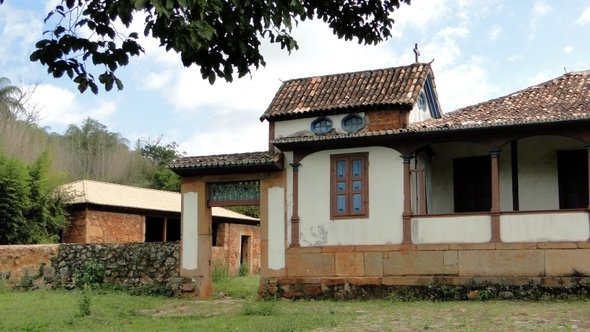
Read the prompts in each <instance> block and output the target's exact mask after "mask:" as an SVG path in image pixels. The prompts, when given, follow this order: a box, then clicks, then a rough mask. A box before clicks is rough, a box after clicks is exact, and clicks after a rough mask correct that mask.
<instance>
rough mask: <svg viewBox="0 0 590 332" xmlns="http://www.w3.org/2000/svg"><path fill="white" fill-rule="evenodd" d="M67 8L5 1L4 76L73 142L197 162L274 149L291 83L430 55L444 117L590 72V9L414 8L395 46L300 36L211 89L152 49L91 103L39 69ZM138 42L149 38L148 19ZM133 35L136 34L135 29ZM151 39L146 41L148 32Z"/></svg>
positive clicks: (462, 0) (419, 3)
mask: <svg viewBox="0 0 590 332" xmlns="http://www.w3.org/2000/svg"><path fill="white" fill-rule="evenodd" d="M58 2H59V1H57V0H54V1H40V0H5V1H4V4H3V5H1V6H0V77H2V76H3V77H8V78H9V79H10V80H11V81H12V82H13V83H14V84H20V83H22V84H25V85H29V84H34V83H36V84H38V86H37V90H36V91H35V94H34V103H36V105H37V107H38V109H39V110H40V116H41V118H40V120H39V124H40V125H41V126H44V127H48V128H49V130H50V131H55V132H58V133H63V131H64V130H65V128H67V125H68V124H72V123H73V124H77V125H79V124H80V123H81V121H82V120H83V119H84V118H86V117H88V116H90V117H92V118H94V119H97V120H99V121H100V122H102V123H104V124H105V125H107V126H108V128H109V130H111V131H115V132H120V133H121V134H123V136H124V137H126V138H128V139H129V140H130V141H131V142H134V141H135V140H136V139H138V138H150V137H151V138H155V137H158V136H161V135H163V140H164V141H166V142H169V141H176V142H177V143H178V144H179V146H180V150H181V151H185V152H186V153H187V154H188V155H207V154H218V153H232V152H246V151H260V150H264V149H266V147H267V142H266V139H267V131H268V129H267V128H268V127H267V124H266V123H260V121H259V120H258V118H259V116H260V115H261V114H262V113H263V112H264V110H265V109H266V107H267V106H268V104H269V103H270V102H271V100H272V97H273V95H274V93H275V92H276V90H277V89H278V87H279V86H280V84H281V80H288V79H292V78H298V77H306V76H314V75H324V74H332V73H338V72H349V71H357V70H367V69H376V68H383V67H392V66H398V65H407V64H410V63H412V62H413V61H414V54H413V52H412V48H413V46H414V43H418V44H419V48H420V51H421V57H420V61H424V62H429V61H432V60H434V62H433V64H432V66H433V69H434V74H435V82H436V86H437V90H438V95H439V99H440V102H441V106H442V109H443V111H445V112H449V111H452V110H455V109H457V108H459V107H463V106H467V105H471V104H475V103H478V102H482V101H486V100H488V99H492V98H496V97H499V96H503V95H506V94H508V93H511V92H514V91H517V90H520V89H523V88H526V87H528V86H531V85H534V84H537V83H541V82H544V81H546V80H549V79H552V78H554V77H557V76H559V75H562V74H563V73H564V72H565V71H580V70H590V37H589V36H590V3H589V2H588V1H582V0H568V1H564V2H559V5H558V4H557V3H556V2H555V1H545V0H519V1H510V0H488V1H478V0H448V1H444V0H413V1H412V5H411V6H405V5H402V7H401V9H400V10H399V11H397V12H396V13H395V14H394V18H395V19H396V23H395V24H394V32H393V33H394V36H393V37H392V38H391V39H389V40H388V41H387V42H384V43H381V44H379V45H377V46H361V45H358V44H357V43H356V42H345V41H341V40H338V39H337V38H336V37H335V36H333V35H332V34H331V32H330V31H329V29H328V28H327V27H326V26H325V25H324V24H323V23H322V22H304V23H302V24H300V25H299V26H298V27H297V28H295V30H294V35H295V36H296V38H297V39H298V42H299V45H300V49H299V50H298V51H295V52H293V53H291V55H289V54H287V53H286V52H285V51H283V50H280V48H279V47H278V46H275V45H269V44H267V43H264V44H263V46H262V52H263V55H264V56H265V58H266V62H267V66H266V67H263V68H260V69H258V70H253V72H252V75H251V76H246V77H244V78H242V79H240V80H237V81H234V82H233V83H230V84H228V83H225V82H222V81H219V80H218V81H217V83H215V85H214V86H210V85H209V84H208V83H207V82H205V81H203V80H202V79H201V76H200V74H199V72H198V68H196V67H192V68H185V67H183V66H182V64H181V62H180V59H179V57H178V55H176V54H174V53H167V52H165V50H163V49H161V48H159V47H158V43H157V42H156V41H155V40H153V39H147V38H143V39H142V40H141V42H142V45H143V46H144V48H145V49H146V54H144V55H142V56H141V57H140V58H133V59H132V61H131V63H130V65H129V66H127V67H125V68H123V69H122V70H121V71H120V72H119V76H120V77H121V79H122V80H123V82H124V84H125V89H124V90H123V91H111V92H104V91H101V92H100V93H99V94H98V96H95V95H93V94H91V93H89V92H87V93H85V94H83V95H82V94H79V93H78V92H77V90H76V87H75V85H74V84H73V83H71V82H70V81H68V80H67V79H65V78H64V79H53V78H52V77H50V76H49V75H47V74H46V69H45V68H44V67H42V66H41V65H40V64H39V63H31V62H29V60H28V58H29V54H30V53H31V52H32V51H33V50H34V44H35V42H36V41H37V40H39V39H41V38H42V31H44V30H45V29H46V28H47V27H44V26H43V18H44V17H45V15H46V14H47V12H48V11H49V10H51V9H52V8H54V6H55V5H56V4H57V3H58ZM133 27H134V28H135V29H132V30H135V31H139V32H141V31H143V29H142V28H141V19H137V20H136V22H135V24H134V26H133ZM133 27H132V28H133ZM140 34H141V33H140Z"/></svg>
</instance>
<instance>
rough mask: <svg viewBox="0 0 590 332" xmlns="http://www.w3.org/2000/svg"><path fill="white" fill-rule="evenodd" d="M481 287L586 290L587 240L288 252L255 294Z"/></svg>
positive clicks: (588, 279) (341, 293)
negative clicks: (281, 268) (281, 271)
mask: <svg viewBox="0 0 590 332" xmlns="http://www.w3.org/2000/svg"><path fill="white" fill-rule="evenodd" d="M484 282H487V283H497V284H508V285H524V284H529V283H534V284H538V285H540V286H545V287H555V286H559V287H567V286H572V285H582V286H584V287H587V286H590V242H571V243H569V242H568V243H555V242H543V243H482V244H434V245H374V246H370V245H367V246H331V247H303V248H289V249H288V250H287V254H286V269H285V275H284V276H282V277H273V278H270V277H266V278H262V280H261V287H260V290H259V292H260V294H261V295H262V294H280V295H282V296H284V297H287V298H296V297H330V296H337V297H339V296H347V295H346V294H348V295H350V296H353V295H354V294H355V293H363V292H365V291H366V289H367V288H371V289H375V288H387V287H391V286H393V287H395V286H428V285H434V284H439V285H441V284H444V285H469V284H477V283H484ZM338 294H339V295H338Z"/></svg>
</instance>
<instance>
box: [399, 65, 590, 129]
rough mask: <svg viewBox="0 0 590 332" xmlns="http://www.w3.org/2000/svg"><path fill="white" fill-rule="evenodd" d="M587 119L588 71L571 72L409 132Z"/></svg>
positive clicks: (421, 124) (589, 98) (589, 103)
mask: <svg viewBox="0 0 590 332" xmlns="http://www.w3.org/2000/svg"><path fill="white" fill-rule="evenodd" d="M587 118H590V71H581V72H571V73H566V74H564V75H562V76H559V77H557V78H554V79H552V80H550V81H547V82H544V83H541V84H538V85H534V86H531V87H528V88H526V89H524V90H521V91H518V92H515V93H512V94H509V95H507V96H504V97H500V98H496V99H492V100H489V101H486V102H483V103H479V104H476V105H472V106H467V107H464V108H462V109H459V110H456V111H453V112H449V113H446V114H444V115H443V117H442V118H440V119H434V120H426V121H423V122H418V123H414V124H412V125H410V126H409V128H408V129H414V130H420V129H421V130H428V129H433V130H435V129H439V130H440V129H447V128H448V129H454V128H465V127H468V128H473V127H495V126H504V125H516V124H529V123H531V124H532V123H543V122H556V121H567V120H577V119H587Z"/></svg>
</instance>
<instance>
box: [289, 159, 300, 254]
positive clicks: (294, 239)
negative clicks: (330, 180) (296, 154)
mask: <svg viewBox="0 0 590 332" xmlns="http://www.w3.org/2000/svg"><path fill="white" fill-rule="evenodd" d="M290 165H291V167H293V215H292V216H291V247H299V166H301V163H297V162H296V163H292V164H290Z"/></svg>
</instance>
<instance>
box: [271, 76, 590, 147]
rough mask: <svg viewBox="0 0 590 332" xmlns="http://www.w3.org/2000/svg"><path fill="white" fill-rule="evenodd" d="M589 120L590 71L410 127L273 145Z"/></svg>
mask: <svg viewBox="0 0 590 332" xmlns="http://www.w3.org/2000/svg"><path fill="white" fill-rule="evenodd" d="M588 119H590V71H582V72H572V73H567V74H564V75H562V76H560V77H557V78H555V79H553V80H550V81H548V82H545V83H541V84H538V85H535V86H531V87H529V88H526V89H524V90H521V91H518V92H515V93H512V94H510V95H507V96H504V97H500V98H496V99H492V100H489V101H486V102H483V103H479V104H476V105H473V106H468V107H464V108H462V109H459V110H456V111H453V112H449V113H446V114H444V115H443V117H442V118H440V119H429V120H426V121H422V122H416V123H413V124H411V125H409V126H408V127H407V128H399V129H391V130H379V131H361V132H355V133H350V134H330V135H322V136H316V135H307V136H299V137H284V138H279V139H276V140H273V141H272V143H274V144H278V145H280V144H287V143H303V142H319V141H329V140H342V139H348V138H353V139H354V138H360V137H363V138H364V137H373V136H397V135H404V134H409V133H428V132H440V131H446V130H460V129H471V128H486V127H502V126H511V125H522V124H540V123H548V122H560V121H572V120H574V121H575V120H588Z"/></svg>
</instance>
